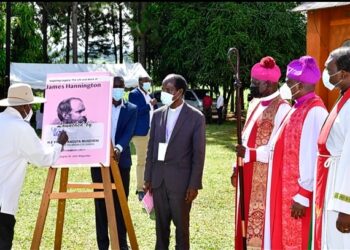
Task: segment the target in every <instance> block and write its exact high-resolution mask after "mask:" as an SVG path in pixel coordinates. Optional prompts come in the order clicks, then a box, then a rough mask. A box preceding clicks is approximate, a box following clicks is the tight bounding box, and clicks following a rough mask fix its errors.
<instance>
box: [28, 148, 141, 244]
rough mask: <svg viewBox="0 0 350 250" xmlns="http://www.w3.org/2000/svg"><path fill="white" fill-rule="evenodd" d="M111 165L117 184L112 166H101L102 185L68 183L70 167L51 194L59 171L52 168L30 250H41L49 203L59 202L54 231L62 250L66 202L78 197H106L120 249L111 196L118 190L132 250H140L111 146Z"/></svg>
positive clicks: (110, 225) (113, 235)
mask: <svg viewBox="0 0 350 250" xmlns="http://www.w3.org/2000/svg"><path fill="white" fill-rule="evenodd" d="M110 155H111V156H110V163H111V166H110V167H111V170H112V175H113V178H114V184H113V183H112V182H111V178H110V174H109V167H104V166H103V165H102V164H101V174H102V181H103V182H102V183H86V184H85V183H68V170H69V168H61V180H60V188H59V192H52V190H53V186H54V184H55V178H56V173H57V168H52V167H50V168H49V173H48V176H47V179H46V183H45V188H44V192H43V196H42V200H41V205H40V209H39V214H38V218H37V221H36V225H35V229H34V235H33V240H32V245H31V247H30V249H31V250H39V247H40V243H41V238H42V235H43V231H44V225H45V220H46V216H47V212H48V208H49V204H50V200H52V199H58V207H57V218H56V232H55V244H54V249H55V250H56V249H61V245H62V233H63V222H64V213H65V207H66V199H78V198H85V199H89V198H104V199H105V202H106V210H107V218H108V228H109V235H110V241H111V247H112V249H116V250H119V240H118V233H117V224H116V218H115V212H114V202H113V197H112V189H116V190H117V194H118V199H119V202H120V207H121V210H122V213H123V218H124V222H125V226H126V230H127V232H128V236H129V240H130V245H131V249H133V250H138V249H139V248H138V245H137V240H136V235H135V231H134V227H133V224H132V221H131V216H130V211H129V207H128V203H127V199H126V195H125V191H124V187H123V184H122V180H121V176H120V172H119V168H118V166H117V162H116V161H115V159H114V158H113V155H114V151H113V147H112V145H111V153H110ZM68 188H92V189H102V190H103V191H98V192H67V189H68Z"/></svg>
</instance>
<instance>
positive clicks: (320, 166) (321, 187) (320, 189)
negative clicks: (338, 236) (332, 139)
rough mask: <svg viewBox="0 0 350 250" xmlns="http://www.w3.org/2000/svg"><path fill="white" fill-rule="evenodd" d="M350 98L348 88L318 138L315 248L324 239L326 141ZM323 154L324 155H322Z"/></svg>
mask: <svg viewBox="0 0 350 250" xmlns="http://www.w3.org/2000/svg"><path fill="white" fill-rule="evenodd" d="M349 98H350V89H348V90H347V91H346V92H345V93H344V95H343V96H342V97H341V98H340V100H339V101H338V102H337V103H336V104H335V106H334V107H333V109H332V111H331V113H330V114H329V115H328V117H327V120H326V122H325V124H324V125H323V127H322V129H321V133H320V136H319V138H318V152H319V155H321V156H318V157H317V170H316V171H317V173H316V190H315V225H314V228H315V232H314V249H315V250H319V249H321V240H322V215H323V207H324V199H325V195H326V185H327V177H328V168H325V167H324V163H325V162H326V160H327V159H328V158H329V157H324V156H326V155H328V156H329V155H330V153H329V152H328V150H327V147H326V142H327V139H328V136H329V133H330V131H331V128H332V126H333V123H334V121H335V119H336V118H337V116H338V113H339V111H340V110H341V109H342V107H343V106H344V104H345V103H346V101H347V100H348V99H349ZM322 155H323V156H322Z"/></svg>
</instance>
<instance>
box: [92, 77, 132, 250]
mask: <svg viewBox="0 0 350 250" xmlns="http://www.w3.org/2000/svg"><path fill="white" fill-rule="evenodd" d="M124 88H125V85H124V79H123V78H122V77H118V76H117V77H114V82H113V100H112V102H113V106H112V128H111V130H112V134H111V137H112V143H113V146H114V153H115V155H114V156H115V157H116V159H117V161H118V163H119V164H118V166H119V171H120V175H121V178H122V181H123V186H124V190H125V195H126V197H128V196H129V184H130V167H131V153H130V146H129V143H130V141H131V138H132V135H133V133H134V128H135V124H136V117H137V108H136V106H135V105H134V104H132V103H128V102H125V101H124V100H123V96H124ZM110 173H111V179H112V181H113V182H114V180H113V176H112V171H110ZM91 176H92V180H93V181H94V182H102V176H101V170H100V168H91ZM112 193H113V200H114V206H115V214H116V220H117V229H118V238H119V247H120V249H121V250H124V249H128V245H127V239H126V228H125V223H124V219H123V214H122V211H121V208H120V204H119V199H118V196H117V192H116V190H113V191H112ZM95 216H96V235H97V243H98V248H99V249H100V250H102V249H106V250H108V247H109V238H108V221H107V213H106V205H105V201H104V199H95Z"/></svg>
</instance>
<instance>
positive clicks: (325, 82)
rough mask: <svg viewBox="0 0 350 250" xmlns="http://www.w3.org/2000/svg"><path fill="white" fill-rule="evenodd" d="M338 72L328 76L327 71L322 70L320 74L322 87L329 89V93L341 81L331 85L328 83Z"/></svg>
mask: <svg viewBox="0 0 350 250" xmlns="http://www.w3.org/2000/svg"><path fill="white" fill-rule="evenodd" d="M339 72H340V71H338V72H337V73H334V74H333V75H329V74H328V71H327V70H326V69H325V70H323V73H322V82H323V85H324V86H325V87H326V88H327V89H329V90H330V91H332V90H333V89H334V88H335V87H336V86H337V85H338V84H339V83H341V81H342V80H340V81H339V82H337V83H336V84H334V85H333V84H332V83H331V82H330V78H331V77H332V76H335V75H336V74H338V73H339Z"/></svg>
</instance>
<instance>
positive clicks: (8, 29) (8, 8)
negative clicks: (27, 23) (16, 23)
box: [4, 2, 11, 96]
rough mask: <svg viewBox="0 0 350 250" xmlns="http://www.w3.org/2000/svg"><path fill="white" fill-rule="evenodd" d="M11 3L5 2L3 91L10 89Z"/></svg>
mask: <svg viewBox="0 0 350 250" xmlns="http://www.w3.org/2000/svg"><path fill="white" fill-rule="evenodd" d="M10 58H11V3H10V2H6V69H5V91H4V93H5V94H4V96H7V90H8V88H9V87H10V62H11V59H10Z"/></svg>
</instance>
